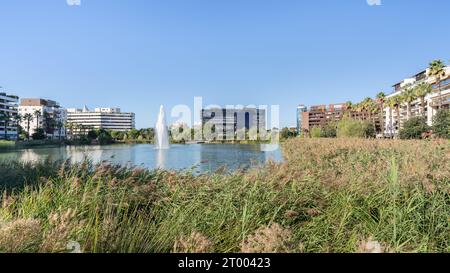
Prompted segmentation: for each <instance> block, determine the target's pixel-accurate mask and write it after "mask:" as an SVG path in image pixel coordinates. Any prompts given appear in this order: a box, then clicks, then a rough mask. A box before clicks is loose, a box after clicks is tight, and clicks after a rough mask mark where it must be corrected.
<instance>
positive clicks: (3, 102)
mask: <svg viewBox="0 0 450 273" xmlns="http://www.w3.org/2000/svg"><path fill="white" fill-rule="evenodd" d="M18 102H19V97H17V96H15V95H7V94H6V93H0V139H5V138H6V139H11V140H16V139H17V138H18V129H17V123H16V121H15V117H16V116H17V103H18ZM5 117H6V118H7V119H8V120H4V119H3V118H5ZM5 123H6V135H5Z"/></svg>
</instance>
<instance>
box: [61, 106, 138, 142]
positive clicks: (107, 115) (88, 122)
mask: <svg viewBox="0 0 450 273" xmlns="http://www.w3.org/2000/svg"><path fill="white" fill-rule="evenodd" d="M134 119H135V115H134V113H124V112H121V110H120V108H95V110H94V111H91V110H89V109H88V108H87V107H86V106H85V107H84V108H83V109H76V108H69V109H67V123H68V129H69V131H70V133H71V134H74V135H77V134H80V133H82V132H86V130H89V129H105V130H114V131H122V132H126V131H129V130H131V129H134V128H135V120H134Z"/></svg>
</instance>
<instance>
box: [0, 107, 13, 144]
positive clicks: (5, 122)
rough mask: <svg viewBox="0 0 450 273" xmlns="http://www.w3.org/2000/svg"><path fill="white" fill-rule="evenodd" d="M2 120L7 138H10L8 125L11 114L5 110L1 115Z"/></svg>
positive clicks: (0, 119)
mask: <svg viewBox="0 0 450 273" xmlns="http://www.w3.org/2000/svg"><path fill="white" fill-rule="evenodd" d="M0 121H3V129H4V130H5V131H4V134H5V140H7V139H8V125H9V122H11V115H10V114H9V113H8V112H5V113H4V114H3V115H1V116H0Z"/></svg>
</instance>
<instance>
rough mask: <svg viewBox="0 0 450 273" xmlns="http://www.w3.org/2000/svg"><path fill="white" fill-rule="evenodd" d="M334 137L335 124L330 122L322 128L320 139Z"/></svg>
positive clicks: (335, 132)
mask: <svg viewBox="0 0 450 273" xmlns="http://www.w3.org/2000/svg"><path fill="white" fill-rule="evenodd" d="M336 136H337V131H336V123H334V122H332V123H329V124H327V125H325V126H323V127H322V134H321V137H326V138H335V137H336Z"/></svg>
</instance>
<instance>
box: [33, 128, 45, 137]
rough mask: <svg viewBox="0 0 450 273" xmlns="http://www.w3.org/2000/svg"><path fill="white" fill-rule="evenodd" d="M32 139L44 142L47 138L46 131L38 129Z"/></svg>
mask: <svg viewBox="0 0 450 273" xmlns="http://www.w3.org/2000/svg"><path fill="white" fill-rule="evenodd" d="M32 138H33V139H34V140H42V139H45V138H46V136H45V131H44V129H42V128H38V129H36V131H35V133H34V134H33V135H32Z"/></svg>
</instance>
